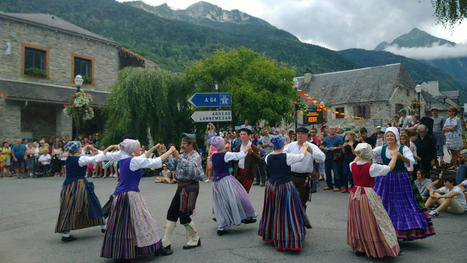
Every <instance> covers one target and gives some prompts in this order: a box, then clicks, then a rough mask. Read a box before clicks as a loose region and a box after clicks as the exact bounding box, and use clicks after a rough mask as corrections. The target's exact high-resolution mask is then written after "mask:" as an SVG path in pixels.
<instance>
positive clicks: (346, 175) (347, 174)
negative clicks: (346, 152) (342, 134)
mask: <svg viewBox="0 0 467 263" xmlns="http://www.w3.org/2000/svg"><path fill="white" fill-rule="evenodd" d="M351 162H352V160H344V163H343V164H342V166H343V167H342V186H343V187H344V188H345V189H349V185H350V188H353V178H352V172H351V171H350V167H349V165H350V163H351Z"/></svg>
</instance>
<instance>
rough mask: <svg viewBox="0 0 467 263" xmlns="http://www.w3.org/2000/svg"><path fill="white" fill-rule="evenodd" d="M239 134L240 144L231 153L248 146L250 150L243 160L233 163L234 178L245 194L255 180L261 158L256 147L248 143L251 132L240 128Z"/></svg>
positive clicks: (240, 150)
mask: <svg viewBox="0 0 467 263" xmlns="http://www.w3.org/2000/svg"><path fill="white" fill-rule="evenodd" d="M239 132H240V140H241V141H242V143H241V144H240V145H237V147H235V148H234V149H233V150H232V152H242V151H244V150H245V148H246V147H248V146H250V147H251V149H250V151H249V152H248V154H247V155H246V157H245V158H243V159H240V160H238V161H234V176H235V178H237V180H238V181H239V182H240V183H241V184H242V185H243V187H244V188H245V190H246V192H247V193H249V192H250V188H251V185H252V184H253V180H254V179H255V178H256V173H257V171H258V165H259V163H260V162H261V156H260V155H259V150H258V148H257V147H256V145H254V144H252V143H251V141H250V134H251V130H250V129H248V128H241V129H240V130H239Z"/></svg>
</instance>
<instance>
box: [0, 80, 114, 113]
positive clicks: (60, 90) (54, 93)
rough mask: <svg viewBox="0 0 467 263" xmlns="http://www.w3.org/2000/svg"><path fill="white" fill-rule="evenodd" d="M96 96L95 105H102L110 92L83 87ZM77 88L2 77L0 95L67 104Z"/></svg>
mask: <svg viewBox="0 0 467 263" xmlns="http://www.w3.org/2000/svg"><path fill="white" fill-rule="evenodd" d="M81 89H84V91H85V92H86V93H89V94H91V95H92V96H93V97H94V101H93V103H92V104H93V105H95V106H102V105H104V104H105V103H106V99H107V96H108V95H109V94H110V93H109V92H104V91H91V90H87V89H86V87H84V88H83V87H81ZM75 92H76V88H73V87H65V86H58V85H51V84H46V83H34V82H24V81H17V80H6V79H0V96H1V95H3V96H5V97H6V99H8V100H20V101H26V100H27V101H36V102H44V103H53V104H67V103H69V100H70V98H71V96H72V95H73V93H75Z"/></svg>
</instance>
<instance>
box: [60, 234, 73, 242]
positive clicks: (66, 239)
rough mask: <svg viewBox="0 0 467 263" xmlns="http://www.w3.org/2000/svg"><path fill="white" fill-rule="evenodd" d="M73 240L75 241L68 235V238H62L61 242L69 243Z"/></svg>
mask: <svg viewBox="0 0 467 263" xmlns="http://www.w3.org/2000/svg"><path fill="white" fill-rule="evenodd" d="M73 240H76V237H74V236H72V235H70V236H69V237H62V241H63V242H70V241H73Z"/></svg>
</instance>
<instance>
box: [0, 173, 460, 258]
mask: <svg viewBox="0 0 467 263" xmlns="http://www.w3.org/2000/svg"><path fill="white" fill-rule="evenodd" d="M92 181H93V182H94V184H95V189H96V194H97V195H98V197H99V198H100V200H101V203H102V204H103V203H105V202H106V201H107V199H108V197H109V195H110V194H111V193H112V192H113V190H114V188H115V186H116V181H115V179H100V178H97V179H92ZM62 182H63V178H52V177H49V178H28V179H15V178H3V179H0V263H13V262H20V263H24V262H27V263H33V262H67V263H74V262H113V260H109V259H104V258H101V257H99V252H100V247H101V244H102V239H103V234H101V233H100V230H99V228H98V227H95V228H89V229H83V230H78V231H75V232H74V233H73V235H74V236H76V237H77V238H78V239H77V240H76V241H73V242H71V243H62V242H61V241H60V235H57V234H55V233H54V227H55V223H56V220H57V214H58V209H59V200H58V198H59V193H60V188H61V184H62ZM210 188H211V186H210V183H201V190H200V195H199V198H198V202H197V212H196V215H195V216H194V221H195V223H196V224H197V226H198V228H199V233H200V236H201V240H202V246H201V247H200V248H197V249H193V250H189V251H187V250H183V249H182V246H183V244H184V243H185V229H184V227H183V226H180V225H178V226H177V228H176V230H175V235H174V244H173V249H174V254H173V255H172V256H167V257H162V256H159V257H145V258H140V259H137V260H133V261H131V262H184V261H185V262H187V261H188V262H225V263H228V262H286V261H293V262H370V261H373V260H370V259H367V258H366V257H356V256H355V255H354V254H353V253H352V251H351V250H350V248H349V247H348V246H347V244H346V220H347V198H348V195H347V194H342V193H334V192H329V191H326V192H323V191H321V190H320V191H319V192H318V193H316V194H313V197H312V201H311V204H310V203H309V204H308V209H307V212H308V215H309V217H310V220H311V223H312V226H313V229H311V230H308V232H307V236H306V241H305V243H304V248H303V250H302V251H301V252H299V253H293V252H280V251H276V250H275V249H274V248H273V246H272V245H271V244H268V243H263V242H262V241H261V239H260V237H258V236H257V227H258V224H257V223H256V224H250V225H241V226H238V227H233V228H231V229H230V231H229V233H228V234H226V235H224V236H221V237H219V236H217V234H216V224H215V222H213V221H212V220H211V218H212V215H211V202H212V201H211V198H212V197H211V189H210ZM140 189H141V192H142V194H143V196H144V198H145V200H146V203H147V205H148V208H149V210H150V211H151V213H152V215H153V217H154V218H155V219H156V221H157V222H158V223H159V224H160V225H161V226H162V225H163V224H164V222H165V215H166V212H167V208H168V206H169V204H170V201H171V198H172V196H173V194H174V192H175V185H166V184H155V183H153V178H143V179H142V181H141V184H140ZM263 193H264V188H263V187H259V186H253V188H252V190H251V193H250V196H251V197H252V201H253V204H254V206H255V208H256V209H257V213H258V214H260V213H261V211H262V205H263ZM434 225H435V229H436V232H437V235H436V236H434V237H430V238H428V239H426V240H420V241H414V242H403V243H401V248H402V253H401V255H400V256H399V257H397V258H394V259H391V258H387V259H384V260H380V262H410V263H416V262H457V263H460V262H467V254H466V253H465V247H466V243H467V215H450V214H445V213H443V214H442V215H441V216H440V217H438V218H434Z"/></svg>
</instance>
